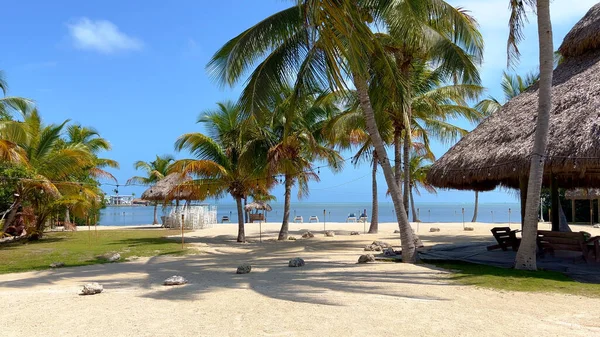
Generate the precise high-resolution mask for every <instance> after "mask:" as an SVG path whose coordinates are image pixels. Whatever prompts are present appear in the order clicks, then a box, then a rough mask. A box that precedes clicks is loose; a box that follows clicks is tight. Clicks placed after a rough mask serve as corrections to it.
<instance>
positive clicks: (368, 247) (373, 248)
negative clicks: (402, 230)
mask: <svg viewBox="0 0 600 337" xmlns="http://www.w3.org/2000/svg"><path fill="white" fill-rule="evenodd" d="M381 250H382V248H381V246H378V245H366V246H365V252H380V251H381Z"/></svg>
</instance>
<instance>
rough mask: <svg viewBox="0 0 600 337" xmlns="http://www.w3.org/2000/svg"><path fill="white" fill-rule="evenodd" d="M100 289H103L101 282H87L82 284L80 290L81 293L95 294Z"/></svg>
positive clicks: (100, 290) (99, 291)
mask: <svg viewBox="0 0 600 337" xmlns="http://www.w3.org/2000/svg"><path fill="white" fill-rule="evenodd" d="M102 290H104V288H103V287H102V285H101V284H99V283H96V282H94V283H88V284H86V285H84V286H83V289H82V290H81V295H95V294H99V293H101V292H102Z"/></svg>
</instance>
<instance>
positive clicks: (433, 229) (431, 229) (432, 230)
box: [429, 227, 440, 232]
mask: <svg viewBox="0 0 600 337" xmlns="http://www.w3.org/2000/svg"><path fill="white" fill-rule="evenodd" d="M429 231H430V232H439V231H440V229H439V228H437V227H431V228H429Z"/></svg>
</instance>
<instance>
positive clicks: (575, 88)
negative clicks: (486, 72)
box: [427, 3, 600, 191]
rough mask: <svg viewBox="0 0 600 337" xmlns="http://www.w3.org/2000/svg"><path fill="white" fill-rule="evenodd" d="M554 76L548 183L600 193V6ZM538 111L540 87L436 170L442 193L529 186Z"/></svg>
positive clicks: (566, 45) (567, 44)
mask: <svg viewBox="0 0 600 337" xmlns="http://www.w3.org/2000/svg"><path fill="white" fill-rule="evenodd" d="M559 50H560V52H561V53H562V55H563V56H564V61H563V63H561V64H560V65H559V66H558V67H557V68H556V69H555V71H554V79H553V84H552V99H553V104H552V111H551V112H550V132H549V135H548V146H547V151H546V153H545V155H546V161H545V167H544V184H545V185H546V186H548V185H549V183H550V179H551V177H553V178H554V179H556V182H557V183H558V185H559V186H561V187H566V188H573V187H596V186H597V187H600V3H599V4H597V5H595V6H594V7H592V9H590V11H589V12H588V13H587V14H586V15H585V17H584V18H583V19H582V20H581V21H579V23H577V24H576V25H575V27H573V29H572V30H571V31H570V32H569V34H567V36H566V38H565V40H564V42H563V44H562V45H561V47H560V49H559ZM537 107H538V86H537V85H534V86H533V87H532V88H530V89H529V90H527V91H525V92H523V93H522V94H521V95H519V96H517V97H515V98H514V99H512V100H510V101H509V102H507V103H506V104H505V105H504V106H503V107H502V108H501V109H500V111H498V112H496V113H495V114H493V115H492V116H490V117H488V118H487V119H486V120H484V121H483V122H482V123H481V124H480V125H479V126H478V127H477V128H475V130H473V131H472V132H471V133H469V134H468V135H466V136H465V137H464V138H463V139H462V140H460V141H459V142H458V143H457V144H456V145H454V146H453V147H452V148H451V149H450V150H449V151H448V152H447V153H446V154H444V155H443V156H442V157H441V158H440V159H439V160H438V161H436V162H435V164H434V165H433V166H432V168H431V170H430V172H429V174H428V176H427V178H428V180H429V182H430V183H431V184H433V185H434V186H437V187H441V188H454V189H461V190H479V191H486V190H492V189H494V188H496V187H498V186H503V187H508V188H519V186H520V185H519V183H520V182H521V184H522V183H523V181H525V182H526V181H527V176H528V174H529V166H530V155H531V149H532V148H533V138H534V133H535V125H536V118H537Z"/></svg>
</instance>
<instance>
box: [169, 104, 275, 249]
mask: <svg viewBox="0 0 600 337" xmlns="http://www.w3.org/2000/svg"><path fill="white" fill-rule="evenodd" d="M245 115H246V114H244V113H243V111H242V110H241V109H240V107H239V106H238V105H236V104H234V103H232V102H225V103H218V109H216V110H209V111H206V112H205V113H204V114H203V115H201V117H200V118H199V119H198V123H202V124H204V126H205V128H206V130H207V134H202V133H187V134H183V135H182V136H180V137H179V138H178V139H177V141H176V142H175V148H176V149H177V150H178V151H181V150H188V151H190V153H191V154H192V155H194V156H195V158H194V159H182V160H177V161H176V162H174V163H173V165H172V167H171V169H170V171H171V172H178V173H180V174H185V175H191V176H193V177H194V178H195V179H194V180H193V181H192V183H191V186H190V188H192V189H193V190H194V194H195V196H196V198H198V199H202V198H205V197H208V196H213V197H222V196H223V195H225V194H227V193H228V194H230V195H231V196H232V197H233V199H234V200H235V201H236V204H237V213H238V235H237V241H238V242H245V241H246V235H245V228H244V210H243V208H242V200H243V199H244V198H245V197H247V196H248V195H251V194H253V192H254V191H256V190H259V189H262V190H264V189H267V188H268V187H269V186H271V185H272V184H273V182H274V179H272V178H265V177H266V176H267V175H266V154H267V149H266V148H264V142H262V139H261V138H258V137H257V134H256V133H257V130H258V128H257V127H256V124H255V121H254V120H253V119H252V118H246V117H245ZM255 139H260V141H255ZM257 194H258V193H257Z"/></svg>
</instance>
